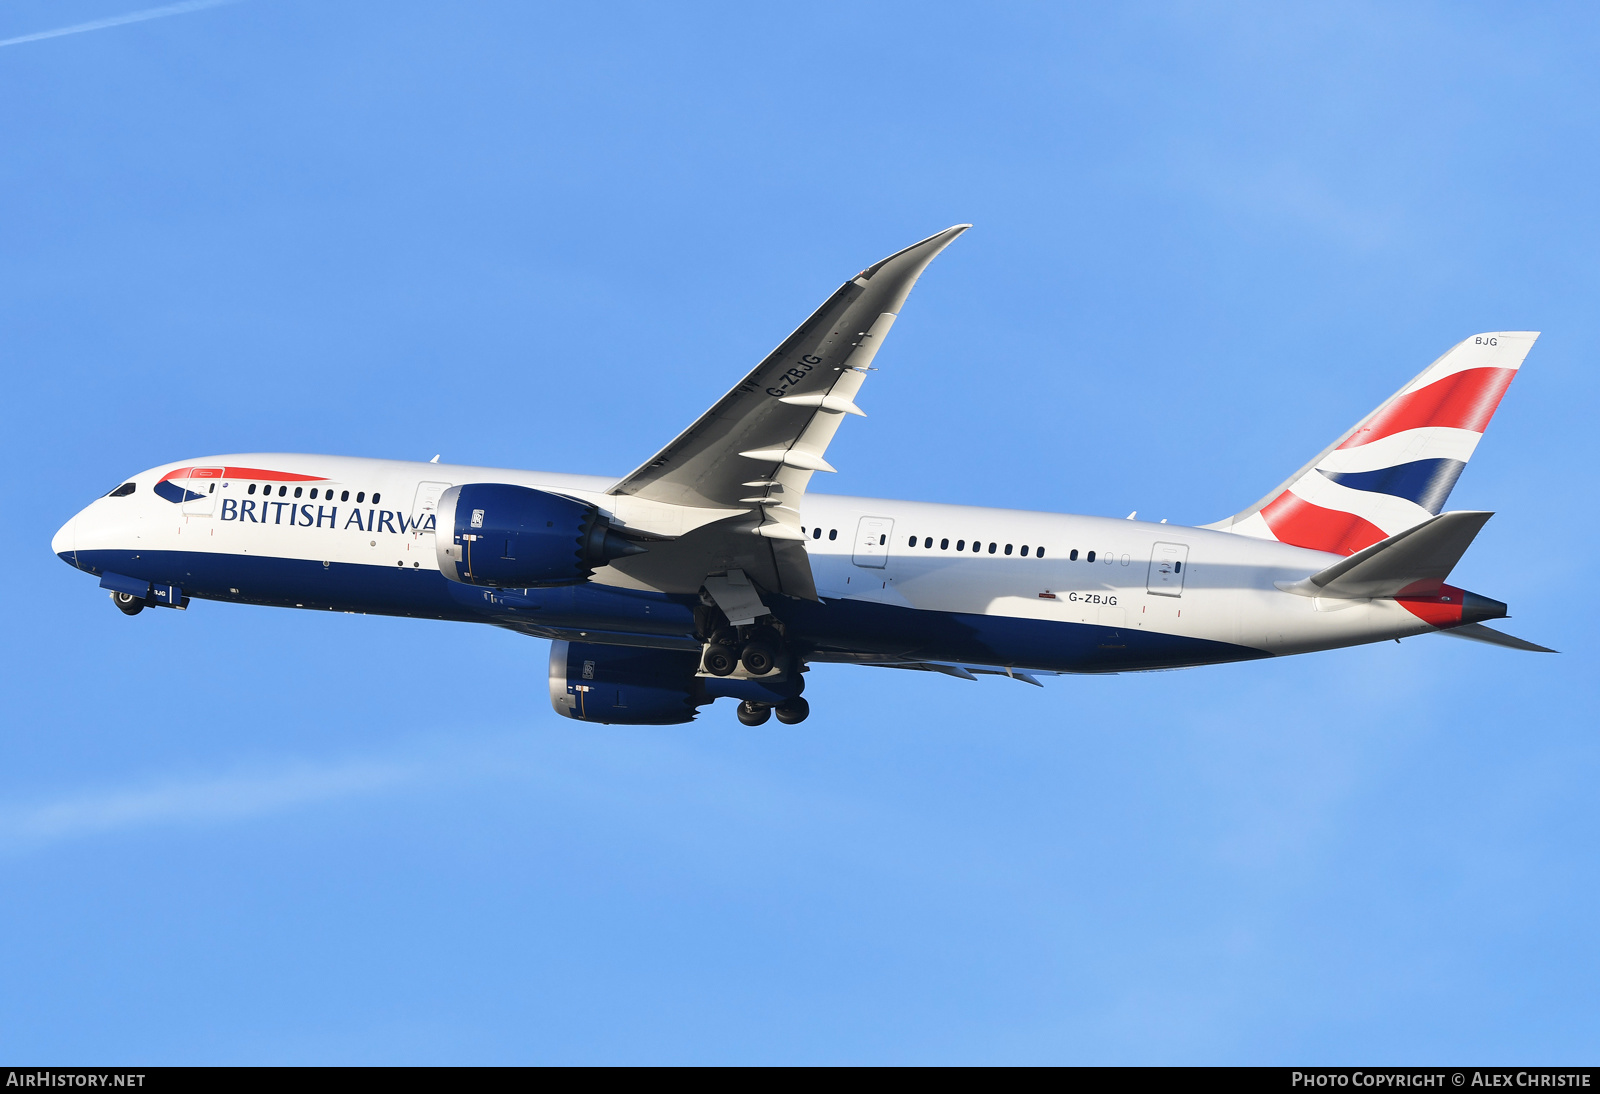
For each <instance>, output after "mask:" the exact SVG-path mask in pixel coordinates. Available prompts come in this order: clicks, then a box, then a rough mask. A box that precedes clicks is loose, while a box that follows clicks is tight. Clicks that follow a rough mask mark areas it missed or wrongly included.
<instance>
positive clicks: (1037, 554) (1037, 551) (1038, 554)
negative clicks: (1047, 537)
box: [1033, 547, 1044, 558]
mask: <svg viewBox="0 0 1600 1094" xmlns="http://www.w3.org/2000/svg"><path fill="white" fill-rule="evenodd" d="M1033 557H1034V558H1043V557H1044V548H1043V547H1036V548H1034V551H1033Z"/></svg>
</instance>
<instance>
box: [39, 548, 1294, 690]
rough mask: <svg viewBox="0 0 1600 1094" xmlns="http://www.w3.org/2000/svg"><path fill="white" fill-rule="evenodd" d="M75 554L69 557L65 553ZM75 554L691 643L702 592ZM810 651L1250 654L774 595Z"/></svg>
mask: <svg viewBox="0 0 1600 1094" xmlns="http://www.w3.org/2000/svg"><path fill="white" fill-rule="evenodd" d="M66 560H67V561H68V562H69V564H71V563H72V561H73V560H72V558H70V557H68V558H67V559H66ZM76 560H77V561H76V565H77V566H78V567H79V568H80V569H84V570H87V571H89V572H90V573H94V574H101V573H105V572H107V571H110V572H114V573H119V574H124V575H127V576H129V577H136V578H139V579H148V580H150V581H153V582H156V583H157V584H168V585H176V586H179V587H180V588H182V589H183V591H184V592H185V593H186V594H187V595H188V596H190V597H195V598H199V599H205V600H222V601H233V602H237V603H243V604H264V605H273V606H278V607H293V608H306V609H316V610H323V611H344V612H362V613H366V614H371V615H393V616H405V617H410V618H421V619H451V620H459V621H462V622H475V623H492V624H496V625H499V626H504V627H510V628H513V629H516V630H521V631H524V632H526V633H529V634H535V635H544V636H546V637H575V636H578V635H582V636H583V637H584V638H585V639H586V640H588V641H606V640H607V639H608V638H609V639H610V640H613V641H619V642H623V643H626V644H667V645H684V646H692V645H694V644H695V639H694V633H695V621H694V609H695V605H696V603H697V601H696V598H694V597H691V596H669V595H667V594H664V593H652V592H642V591H636V590H628V589H615V588H610V587H608V586H602V585H589V584H585V585H571V586H563V587H561V588H555V589H531V590H495V589H479V588H475V587H472V586H468V585H462V584H459V583H457V582H452V581H448V580H446V579H445V578H444V577H443V575H441V574H440V573H439V572H438V571H437V570H424V569H421V568H409V569H408V568H405V567H401V566H395V567H392V568H391V567H386V566H367V565H360V564H354V563H341V562H333V563H322V562H318V561H306V560H302V559H286V558H271V557H264V556H255V555H228V554H208V553H200V552H181V551H153V552H152V551H145V552H139V553H137V554H135V553H134V552H126V551H80V552H78V553H77V556H76ZM770 599H771V600H772V601H773V602H772V603H770V604H769V607H771V608H773V610H774V613H775V614H776V615H777V616H778V617H779V618H780V619H781V620H782V621H783V622H784V624H785V628H786V630H787V632H788V635H789V640H790V643H791V644H792V645H793V646H794V647H795V649H796V651H797V652H800V653H802V654H806V653H816V654H822V655H826V654H829V653H837V654H865V655H873V656H877V657H884V658H892V659H897V660H906V661H950V662H959V663H965V664H972V665H999V666H1008V667H1011V668H1016V669H1022V670H1024V671H1026V670H1030V669H1037V670H1041V671H1054V672H1119V671H1132V670H1138V669H1151V668H1175V667H1180V666H1187V665H1204V664H1216V663H1219V662H1225V661H1244V660H1252V659H1254V658H1258V657H1264V656H1266V654H1264V653H1262V652H1261V651H1260V650H1255V649H1250V648H1248V647H1245V646H1236V645H1232V644H1230V643H1224V642H1212V641H1208V640H1206V639H1200V638H1186V637H1183V636H1180V635H1170V634H1161V633H1157V632H1151V631H1146V630H1143V629H1139V628H1134V629H1126V628H1112V627H1100V626H1094V625H1090V624H1082V623H1065V622H1054V621H1050V620H1041V619H1021V618H1015V617H1011V616H986V615H969V614H963V613H959V612H930V611H919V610H917V609H914V608H904V607H896V606H894V605H888V604H875V603H870V602H866V601H858V600H825V601H821V602H811V601H803V600H792V599H788V598H785V597H776V598H770Z"/></svg>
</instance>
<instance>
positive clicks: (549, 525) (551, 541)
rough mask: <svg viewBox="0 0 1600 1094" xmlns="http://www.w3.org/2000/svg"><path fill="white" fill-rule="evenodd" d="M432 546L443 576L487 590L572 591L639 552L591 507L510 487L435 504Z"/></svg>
mask: <svg viewBox="0 0 1600 1094" xmlns="http://www.w3.org/2000/svg"><path fill="white" fill-rule="evenodd" d="M438 514H439V516H438V523H437V531H436V533H435V536H434V544H435V547H436V550H437V551H438V555H439V569H440V571H441V572H442V573H443V574H444V576H445V577H447V578H449V579H450V580H452V581H459V582H461V583H463V584H466V585H482V586H487V587H488V588H493V589H530V588H531V589H537V588H548V587H550V586H552V585H577V584H579V583H581V582H584V581H587V580H588V579H589V576H590V575H591V574H593V573H594V571H595V570H596V569H597V568H598V567H601V566H604V565H605V564H606V563H608V562H611V561H612V560H613V559H618V558H623V557H626V556H627V555H636V554H639V553H640V552H642V551H643V550H644V548H643V547H641V546H639V545H638V544H636V543H632V542H630V541H629V540H627V539H626V538H624V537H623V536H622V535H620V534H619V533H617V532H616V531H615V530H613V529H612V527H611V522H610V521H608V520H607V519H606V518H605V517H604V516H602V515H601V514H600V510H599V508H598V507H597V506H594V505H590V504H588V503H587V502H582V501H578V500H576V499H574V498H569V497H565V496H563V495H561V494H552V493H550V492H549V491H547V490H534V489H532V488H530V487H527V486H512V485H510V484H509V483H499V482H479V483H468V484H467V485H465V486H452V487H451V488H450V489H448V490H446V491H445V492H444V494H443V496H442V497H440V498H439V508H438Z"/></svg>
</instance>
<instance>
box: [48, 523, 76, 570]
mask: <svg viewBox="0 0 1600 1094" xmlns="http://www.w3.org/2000/svg"><path fill="white" fill-rule="evenodd" d="M77 523H78V518H77V517H73V518H72V519H71V520H69V521H67V523H65V524H63V525H62V526H61V531H59V532H57V533H56V534H55V536H54V537H53V538H52V539H51V540H50V549H51V550H52V551H54V552H55V553H56V557H57V558H59V559H61V561H62V562H65V563H66V564H67V565H69V566H76V565H77V564H78V560H77V553H78V543H77V534H76V531H75V525H76V524H77Z"/></svg>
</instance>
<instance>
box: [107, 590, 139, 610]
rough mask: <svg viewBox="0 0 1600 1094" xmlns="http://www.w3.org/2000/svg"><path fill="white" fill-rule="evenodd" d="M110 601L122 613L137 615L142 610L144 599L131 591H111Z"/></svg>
mask: <svg viewBox="0 0 1600 1094" xmlns="http://www.w3.org/2000/svg"><path fill="white" fill-rule="evenodd" d="M111 603H113V604H115V605H116V606H117V611H119V612H121V613H122V614H123V615H138V614H139V613H140V612H142V611H144V599H143V598H142V597H137V596H134V595H133V594H132V593H112V594H111Z"/></svg>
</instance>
